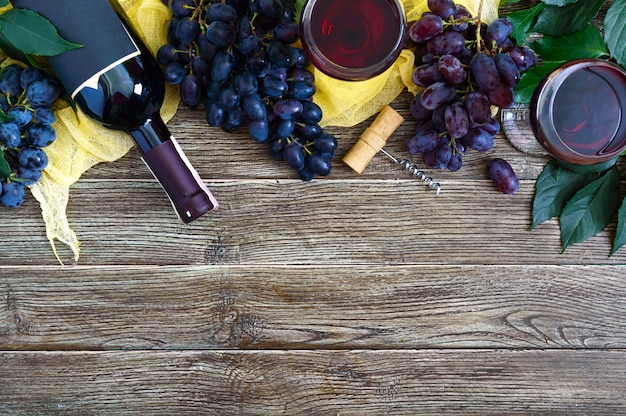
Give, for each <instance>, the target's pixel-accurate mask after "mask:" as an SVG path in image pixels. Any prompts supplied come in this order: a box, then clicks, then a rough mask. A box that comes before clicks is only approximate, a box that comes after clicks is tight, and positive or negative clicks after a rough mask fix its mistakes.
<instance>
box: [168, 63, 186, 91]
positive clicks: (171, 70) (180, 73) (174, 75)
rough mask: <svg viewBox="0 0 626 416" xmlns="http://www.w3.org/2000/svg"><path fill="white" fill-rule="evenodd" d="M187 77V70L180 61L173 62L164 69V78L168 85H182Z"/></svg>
mask: <svg viewBox="0 0 626 416" xmlns="http://www.w3.org/2000/svg"><path fill="white" fill-rule="evenodd" d="M185 75H187V69H186V68H185V67H184V66H183V65H182V64H181V63H180V62H178V61H174V62H171V63H169V64H167V65H166V66H165V68H163V76H164V77H165V82H167V83H168V84H174V85H178V84H180V83H181V82H183V79H184V78H185Z"/></svg>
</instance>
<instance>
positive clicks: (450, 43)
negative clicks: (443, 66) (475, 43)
mask: <svg viewBox="0 0 626 416" xmlns="http://www.w3.org/2000/svg"><path fill="white" fill-rule="evenodd" d="M426 47H427V48H428V52H430V53H432V54H433V55H445V54H450V55H456V54H457V53H459V52H461V50H463V48H465V37H464V36H463V34H461V33H459V32H454V31H449V32H443V33H440V34H438V35H437V36H435V37H434V38H432V39H430V40H428V41H427V42H426Z"/></svg>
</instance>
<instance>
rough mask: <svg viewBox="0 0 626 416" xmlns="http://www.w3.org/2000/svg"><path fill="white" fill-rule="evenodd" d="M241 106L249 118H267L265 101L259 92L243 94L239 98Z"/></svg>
mask: <svg viewBox="0 0 626 416" xmlns="http://www.w3.org/2000/svg"><path fill="white" fill-rule="evenodd" d="M241 108H242V109H243V111H244V113H246V115H247V116H248V117H249V118H250V120H254V121H259V120H264V119H266V118H267V110H266V108H265V103H264V102H263V100H262V99H261V97H260V96H259V94H248V95H244V97H243V98H242V100H241Z"/></svg>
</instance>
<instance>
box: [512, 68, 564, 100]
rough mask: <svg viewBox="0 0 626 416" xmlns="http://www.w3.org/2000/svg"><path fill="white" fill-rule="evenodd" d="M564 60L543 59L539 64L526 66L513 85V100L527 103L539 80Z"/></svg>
mask: <svg viewBox="0 0 626 416" xmlns="http://www.w3.org/2000/svg"><path fill="white" fill-rule="evenodd" d="M564 62H565V61H556V62H553V61H544V62H543V63H542V64H541V65H539V66H534V67H532V68H528V70H527V71H526V72H525V73H524V74H523V75H522V77H521V78H520V81H519V84H517V85H516V86H515V90H514V93H515V97H514V101H515V102H516V103H520V104H528V103H530V100H531V99H532V97H533V93H534V92H535V89H536V88H537V85H539V83H540V82H541V80H542V79H543V77H545V76H546V75H547V74H549V73H550V72H552V71H553V70H554V69H555V68H556V67H557V66H559V65H561V64H562V63H564Z"/></svg>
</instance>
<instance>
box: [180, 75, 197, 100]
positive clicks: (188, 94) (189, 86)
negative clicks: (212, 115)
mask: <svg viewBox="0 0 626 416" xmlns="http://www.w3.org/2000/svg"><path fill="white" fill-rule="evenodd" d="M180 98H181V99H182V100H183V103H185V105H186V106H187V107H195V106H197V105H198V104H200V100H201V98H202V85H201V84H200V79H199V78H198V77H197V76H195V75H186V76H185V77H184V78H183V81H182V82H181V83H180Z"/></svg>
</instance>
